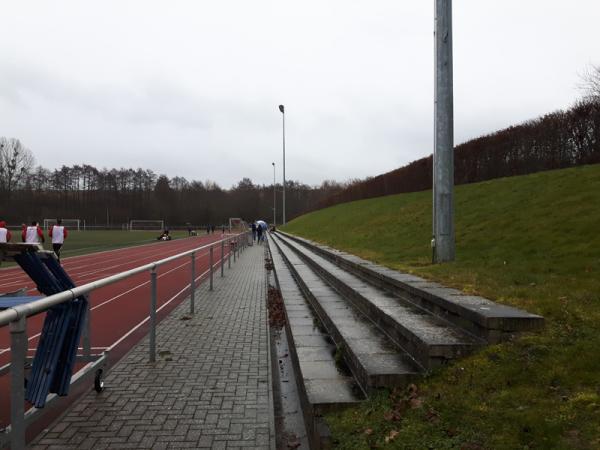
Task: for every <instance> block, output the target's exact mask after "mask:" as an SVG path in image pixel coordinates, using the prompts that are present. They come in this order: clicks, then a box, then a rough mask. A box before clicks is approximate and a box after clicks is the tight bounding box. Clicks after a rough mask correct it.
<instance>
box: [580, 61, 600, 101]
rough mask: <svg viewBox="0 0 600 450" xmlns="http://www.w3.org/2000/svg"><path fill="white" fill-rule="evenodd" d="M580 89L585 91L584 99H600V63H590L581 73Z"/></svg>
mask: <svg viewBox="0 0 600 450" xmlns="http://www.w3.org/2000/svg"><path fill="white" fill-rule="evenodd" d="M580 78H581V81H580V83H579V86H578V87H579V89H580V90H581V91H582V92H583V95H584V99H585V100H589V101H598V100H600V65H590V66H588V67H587V69H585V71H584V72H583V73H582V74H581V75H580Z"/></svg>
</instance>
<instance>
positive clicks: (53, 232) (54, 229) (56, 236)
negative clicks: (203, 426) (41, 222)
mask: <svg viewBox="0 0 600 450" xmlns="http://www.w3.org/2000/svg"><path fill="white" fill-rule="evenodd" d="M68 234H69V233H68V231H67V228H66V227H65V226H64V225H63V224H62V219H56V225H52V226H51V227H50V230H49V231H48V237H50V239H52V249H53V250H54V254H55V255H56V258H57V259H58V262H60V249H61V248H62V246H63V244H64V243H65V239H66V238H67V235H68Z"/></svg>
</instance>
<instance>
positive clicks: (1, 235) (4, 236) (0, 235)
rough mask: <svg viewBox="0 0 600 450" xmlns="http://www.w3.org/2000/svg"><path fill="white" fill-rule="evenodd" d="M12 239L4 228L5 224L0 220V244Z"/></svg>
mask: <svg viewBox="0 0 600 450" xmlns="http://www.w3.org/2000/svg"><path fill="white" fill-rule="evenodd" d="M11 239H12V234H10V231H9V229H8V228H6V222H5V221H4V220H0V243H5V242H10V240H11Z"/></svg>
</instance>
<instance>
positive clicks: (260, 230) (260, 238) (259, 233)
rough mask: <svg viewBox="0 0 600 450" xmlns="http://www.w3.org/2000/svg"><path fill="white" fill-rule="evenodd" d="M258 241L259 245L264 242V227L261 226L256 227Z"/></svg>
mask: <svg viewBox="0 0 600 450" xmlns="http://www.w3.org/2000/svg"><path fill="white" fill-rule="evenodd" d="M256 240H257V241H258V243H259V244H260V243H261V242H262V241H263V227H262V226H261V225H260V224H258V225H257V227H256Z"/></svg>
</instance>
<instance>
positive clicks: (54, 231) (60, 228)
mask: <svg viewBox="0 0 600 450" xmlns="http://www.w3.org/2000/svg"><path fill="white" fill-rule="evenodd" d="M68 234H69V232H68V231H67V228H66V227H65V226H64V225H63V224H62V220H61V219H57V220H56V224H54V225H52V226H51V227H50V229H49V230H48V237H49V238H50V239H51V241H52V250H54V254H55V255H56V258H57V259H58V261H59V262H60V250H61V248H62V246H63V244H64V243H65V239H66V238H67V236H68ZM11 239H12V233H11V232H10V230H9V229H8V228H7V226H6V222H5V221H4V220H2V221H0V243H6V242H10V241H11ZM21 239H22V241H23V242H25V243H27V244H41V243H44V242H46V238H45V237H44V231H43V230H42V227H40V224H39V223H38V222H36V221H35V220H34V221H33V222H31V225H29V226H28V225H25V224H23V225H22V226H21Z"/></svg>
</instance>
